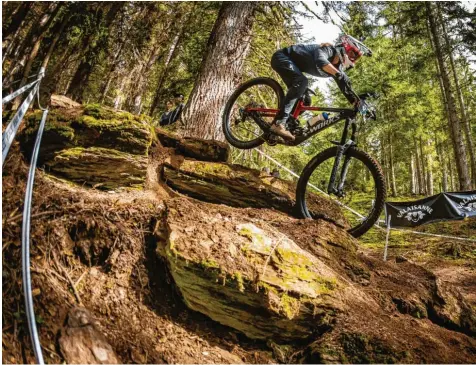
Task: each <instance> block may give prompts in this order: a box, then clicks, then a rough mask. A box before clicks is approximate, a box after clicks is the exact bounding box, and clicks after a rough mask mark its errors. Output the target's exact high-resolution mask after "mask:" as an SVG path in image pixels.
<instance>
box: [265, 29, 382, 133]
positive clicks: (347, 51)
mask: <svg viewBox="0 0 476 365" xmlns="http://www.w3.org/2000/svg"><path fill="white" fill-rule="evenodd" d="M363 54H366V55H369V56H370V55H371V54H372V53H371V51H370V49H368V48H367V47H366V46H365V45H363V44H362V43H361V42H359V41H357V40H356V39H355V38H353V37H351V36H348V35H344V36H343V37H341V39H340V42H339V43H337V44H336V45H335V46H333V45H332V44H330V43H323V44H320V45H318V44H309V45H305V44H298V45H294V46H290V47H287V48H283V49H280V50H279V51H276V52H275V53H274V54H273V57H272V58H271V67H272V68H273V69H274V70H275V71H276V72H277V73H278V74H279V75H280V76H281V78H282V79H283V81H284V83H285V84H286V86H287V87H288V92H287V93H286V96H285V98H284V102H283V105H282V106H281V108H280V110H279V112H278V114H277V115H276V118H275V120H274V121H273V124H272V126H271V131H272V132H273V133H275V134H277V135H279V136H281V137H283V138H285V139H288V140H294V135H293V134H292V133H291V132H289V131H288V130H287V129H286V122H287V120H288V118H289V117H290V114H291V112H292V110H293V108H294V105H295V104H296V101H297V99H299V98H300V97H302V96H303V95H304V93H305V92H306V89H307V86H308V82H309V81H308V79H307V77H306V76H304V75H303V72H305V73H308V74H310V75H313V76H317V77H332V78H334V80H335V82H336V83H337V85H338V86H339V89H340V90H341V91H342V93H343V94H344V96H345V97H346V98H347V100H348V101H349V102H350V103H351V104H353V105H354V107H358V106H359V99H358V97H356V94H355V92H354V91H353V89H352V85H351V81H350V79H349V77H348V76H347V75H346V74H345V72H344V71H345V70H346V69H349V68H352V67H354V63H355V62H356V61H357V60H358V59H359V58H360V57H361V56H362V55H363Z"/></svg>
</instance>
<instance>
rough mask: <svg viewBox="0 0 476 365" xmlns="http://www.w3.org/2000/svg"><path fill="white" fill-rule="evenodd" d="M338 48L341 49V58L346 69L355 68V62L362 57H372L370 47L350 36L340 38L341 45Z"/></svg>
mask: <svg viewBox="0 0 476 365" xmlns="http://www.w3.org/2000/svg"><path fill="white" fill-rule="evenodd" d="M336 47H338V48H340V51H341V52H339V53H340V54H339V57H340V59H341V62H342V64H344V66H345V67H346V68H350V67H354V63H355V61H357V60H358V59H359V58H360V57H361V56H362V55H366V56H371V55H372V51H371V50H370V48H369V47H367V46H366V45H365V44H363V43H362V42H360V41H358V40H357V39H355V38H354V37H352V36H350V35H348V34H345V35H343V36H342V37H341V38H340V43H338V44H337V45H336Z"/></svg>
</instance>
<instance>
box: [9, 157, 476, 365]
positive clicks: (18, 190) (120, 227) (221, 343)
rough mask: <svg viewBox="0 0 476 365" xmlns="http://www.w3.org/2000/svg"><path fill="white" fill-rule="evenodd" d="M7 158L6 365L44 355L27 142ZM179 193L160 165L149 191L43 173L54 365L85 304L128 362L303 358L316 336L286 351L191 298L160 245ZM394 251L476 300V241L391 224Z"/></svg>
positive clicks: (44, 296)
mask: <svg viewBox="0 0 476 365" xmlns="http://www.w3.org/2000/svg"><path fill="white" fill-rule="evenodd" d="M152 157H153V156H152ZM5 167H6V168H5V170H4V175H3V191H2V193H3V194H2V200H3V208H2V209H3V211H2V212H3V228H2V230H3V250H2V256H3V257H2V259H3V272H2V276H3V328H2V334H3V335H2V348H3V358H2V362H3V363H33V362H34V361H35V360H34V357H33V353H32V351H31V345H30V338H29V334H28V327H27V323H26V318H25V313H24V310H23V304H22V303H23V296H22V286H21V270H20V262H21V253H20V249H21V247H20V246H21V245H20V237H21V215H20V213H21V211H22V205H21V203H20V202H22V201H23V194H24V188H25V179H26V175H27V164H26V163H25V162H24V161H23V159H22V158H21V157H20V154H19V151H18V149H15V148H13V150H12V151H11V152H10V155H9V158H8V161H7V163H6V166H5ZM177 196H180V194H178V193H176V192H173V191H171V190H170V189H169V188H168V187H166V186H163V185H162V184H161V183H160V182H159V181H158V180H157V177H156V174H155V172H154V169H153V168H151V171H150V174H149V179H148V186H147V189H146V190H144V191H129V192H127V191H124V192H115V193H111V192H101V191H95V190H91V189H86V188H82V187H80V186H77V185H73V184H67V183H65V182H64V181H60V180H56V179H52V178H51V177H48V176H47V175H46V174H44V173H43V172H38V173H37V179H36V187H35V193H34V205H33V209H32V215H33V218H34V219H33V225H32V243H33V245H32V248H31V249H32V253H31V257H32V271H33V294H34V296H35V298H34V299H35V305H36V307H35V310H36V316H37V318H36V319H37V323H38V325H39V331H40V339H41V343H42V346H43V350H44V355H45V357H46V359H45V360H46V362H48V363H61V362H64V361H65V359H64V356H63V355H62V352H61V348H60V345H59V342H58V338H59V337H60V336H62V335H64V333H65V332H64V327H65V326H66V323H65V319H66V318H67V314H68V312H69V310H70V309H71V308H73V307H75V306H77V305H78V304H83V305H85V306H86V308H88V310H90V311H91V312H92V313H93V314H94V316H95V317H96V318H97V319H98V322H97V323H96V326H97V328H98V329H99V330H100V331H101V332H102V333H104V334H105V336H106V337H107V340H108V341H109V343H111V344H113V347H114V350H115V351H116V353H117V355H118V357H119V358H120V361H122V362H123V363H240V362H245V363H283V362H284V363H286V362H296V359H297V358H298V355H302V350H303V349H304V348H305V346H307V344H303V345H302V347H301V348H299V346H296V347H294V350H293V351H294V352H293V353H288V354H284V353H283V351H282V349H283V348H282V347H280V346H277V345H276V344H274V343H273V342H271V341H268V342H265V341H260V340H250V339H248V338H247V337H246V336H244V335H243V334H241V333H240V332H238V331H236V330H234V329H231V328H229V327H226V326H222V325H220V324H218V323H217V322H215V321H213V320H211V319H210V318H208V317H206V316H205V315H202V314H200V313H197V312H193V311H191V310H190V309H188V308H187V307H186V305H185V304H184V302H183V300H182V298H181V296H180V294H179V293H178V292H177V290H176V288H175V287H174V285H172V278H171V276H170V274H169V272H168V270H167V268H166V265H165V263H164V262H163V261H162V260H161V259H160V258H159V256H158V255H157V254H156V252H155V246H156V240H155V238H154V235H157V234H159V235H160V232H157V231H156V229H157V225H158V222H159V221H160V219H161V217H162V215H163V213H164V210H165V206H164V202H165V201H166V200H167V199H169V198H173V197H177ZM197 209H201V208H200V206H197ZM230 214H233V213H230ZM249 214H251V215H254V216H255V217H259V218H261V219H263V220H268V221H269V220H272V219H273V217H274V218H275V217H276V214H280V215H282V213H276V212H274V211H270V210H267V209H259V210H258V209H252V210H249ZM280 224H281V223H276V225H277V226H279V225H280ZM283 224H284V226H285V227H284V228H285V229H286V231H287V232H289V234H290V235H291V237H293V235H294V234H296V235H299V234H302V232H301V229H298V228H296V227H294V228H295V229H293V226H292V224H291V223H283ZM475 224H476V222H475V221H474V220H473V221H466V222H456V223H454V224H453V223H451V224H450V223H446V224H445V227H448V228H445V229H446V231H445V232H446V233H447V234H450V231H451V232H452V233H451V234H452V235H462V236H463V235H465V234H466V233H468V232H470V234H471V231H472V232H473V233H472V234H474V231H475ZM435 229H436V228H435ZM293 231H294V233H293ZM445 232H440V233H445ZM296 238H298V237H296ZM384 241H385V235H384V233H382V232H379V231H371V232H370V233H369V234H367V235H366V236H364V237H363V238H362V239H361V244H362V246H361V247H362V251H363V253H364V255H368V256H370V258H375V260H374V261H375V262H376V261H377V259H379V260H380V259H381V257H382V254H383V242H384ZM309 249H310V250H311V251H312V248H309ZM389 252H390V255H389V259H391V260H394V259H395V257H397V256H398V257H400V256H403V257H405V259H407V260H410V261H413V262H415V263H417V264H419V265H422V266H423V267H425V268H427V269H429V270H430V271H432V272H434V273H435V274H437V275H438V276H441V277H442V278H443V279H444V280H447V281H449V282H451V283H454V285H455V286H457V287H459V288H460V289H461V291H462V292H463V294H464V295H465V296H466V297H467V299H468V300H470V302H471V303H472V304H473V305H474V303H475V294H474V293H476V284H475V283H476V277H475V273H476V267H475V260H474V258H475V250H474V246H473V247H470V246H464V245H463V244H458V243H455V242H454V241H447V242H446V241H444V240H441V239H435V238H430V237H424V236H418V237H416V236H414V235H404V234H400V233H399V232H395V233H393V232H392V236H391V241H390V251H389ZM403 265H405V264H403ZM379 280H380V279H379ZM382 280H385V279H382ZM349 325H351V324H349ZM445 331H446V330H445ZM444 333H446V332H444ZM437 334H438V335H441V334H443V332H441V333H437ZM446 335H447V336H450V334H446ZM449 339H450V337H448V341H449Z"/></svg>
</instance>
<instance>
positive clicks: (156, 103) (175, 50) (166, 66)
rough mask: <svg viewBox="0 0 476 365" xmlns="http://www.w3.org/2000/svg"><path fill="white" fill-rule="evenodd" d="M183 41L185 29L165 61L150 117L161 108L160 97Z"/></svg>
mask: <svg viewBox="0 0 476 365" xmlns="http://www.w3.org/2000/svg"><path fill="white" fill-rule="evenodd" d="M182 39H183V29H182V31H181V32H180V34H177V35H176V36H175V38H174V40H173V42H172V44H171V46H170V49H169V52H168V55H167V58H166V59H165V61H164V69H163V70H162V73H161V74H160V76H159V81H158V83H157V87H156V89H155V95H154V100H153V101H152V105H151V106H150V110H149V115H150V116H152V115H153V114H154V112H155V110H156V109H157V107H158V106H159V101H160V95H161V92H162V87H163V84H164V81H165V79H166V77H167V74H168V72H169V66H170V64H171V63H172V61H173V60H174V59H175V57H177V55H178V50H179V44H180V42H181V41H182Z"/></svg>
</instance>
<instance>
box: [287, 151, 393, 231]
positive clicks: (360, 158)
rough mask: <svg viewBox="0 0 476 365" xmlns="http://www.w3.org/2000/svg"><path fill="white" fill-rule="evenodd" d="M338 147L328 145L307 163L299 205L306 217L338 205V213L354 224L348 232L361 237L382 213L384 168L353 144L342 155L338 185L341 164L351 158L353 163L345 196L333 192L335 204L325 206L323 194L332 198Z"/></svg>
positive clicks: (297, 200) (339, 172) (299, 191)
mask: <svg viewBox="0 0 476 365" xmlns="http://www.w3.org/2000/svg"><path fill="white" fill-rule="evenodd" d="M337 150H338V147H331V148H328V149H326V150H324V151H322V152H321V153H319V154H318V155H316V156H315V157H314V158H313V159H312V160H311V161H310V162H309V163H308V164H307V165H306V167H305V168H304V170H303V173H302V174H301V177H300V178H299V181H298V186H297V192H296V206H297V209H298V213H299V214H300V215H301V216H302V217H303V218H319V217H321V216H322V213H319V211H320V212H322V211H323V209H324V210H332V209H335V213H336V214H338V215H340V214H341V213H340V211H342V215H343V216H344V220H345V221H346V223H347V227H350V228H349V229H348V232H349V233H350V234H351V235H352V236H354V237H360V236H361V235H363V234H364V233H366V232H367V231H368V230H369V229H370V228H372V226H373V225H374V224H375V223H376V222H377V221H378V219H379V217H380V214H381V213H382V210H383V206H384V203H385V198H386V186H385V179H384V176H383V173H382V169H381V168H380V166H379V164H378V163H377V162H376V161H375V160H374V159H373V158H372V157H370V156H369V155H368V154H367V153H365V152H363V151H360V150H358V149H357V148H355V147H351V148H349V149H348V150H347V151H346V153H345V154H344V156H343V157H342V161H341V164H340V166H339V168H338V170H337V171H338V172H337V176H336V186H337V185H339V183H340V177H341V171H342V168H341V166H342V165H343V161H344V160H345V159H346V158H347V159H348V160H349V164H348V169H347V174H346V177H345V179H344V182H343V186H342V189H343V192H344V193H345V196H343V197H341V198H338V197H337V196H332V200H333V201H334V203H333V205H332V206H331V205H329V206H326V207H325V208H323V206H322V202H323V199H322V197H325V198H327V200H326V201H329V198H330V197H329V196H327V188H328V184H329V176H331V171H332V168H333V166H334V161H335V157H336V154H337ZM320 196H321V197H320ZM343 205H345V207H344V206H343ZM338 206H340V208H341V209H339V207H338Z"/></svg>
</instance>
